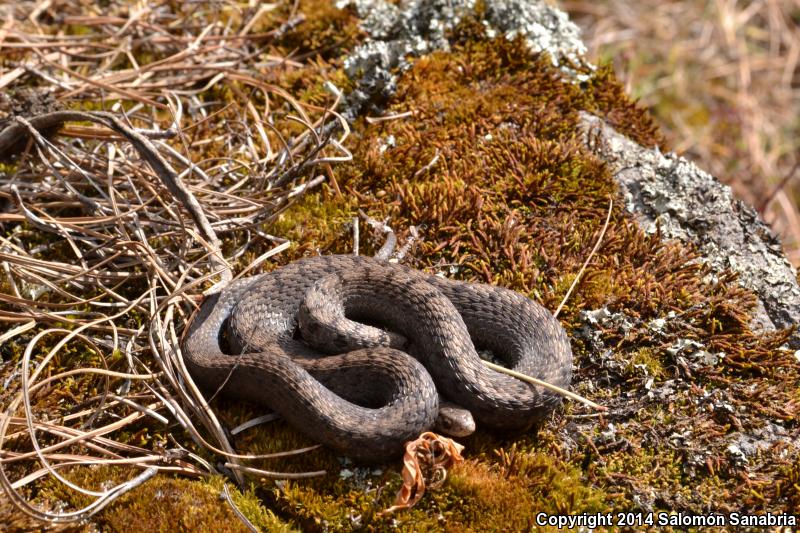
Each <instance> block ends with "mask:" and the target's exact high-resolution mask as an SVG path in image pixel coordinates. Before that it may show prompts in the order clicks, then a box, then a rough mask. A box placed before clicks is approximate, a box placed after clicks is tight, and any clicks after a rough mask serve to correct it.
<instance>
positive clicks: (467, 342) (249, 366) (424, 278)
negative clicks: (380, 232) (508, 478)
mask: <svg viewBox="0 0 800 533" xmlns="http://www.w3.org/2000/svg"><path fill="white" fill-rule="evenodd" d="M181 352H182V355H183V360H184V363H185V365H186V368H187V370H188V371H189V373H190V375H191V377H192V379H193V380H194V381H195V382H196V383H197V384H198V385H199V386H200V387H201V389H203V390H204V392H207V393H211V394H217V393H220V394H222V395H223V396H225V397H229V398H232V399H237V400H244V401H248V402H252V403H256V404H260V405H263V406H265V407H268V408H269V409H272V410H274V411H277V412H278V413H279V414H280V415H281V416H282V417H283V418H284V419H285V420H286V421H287V422H288V423H289V424H290V425H291V426H293V427H295V428H296V429H297V430H299V431H300V432H301V433H303V434H305V435H306V436H308V437H309V438H311V439H312V440H314V441H316V442H319V443H321V444H323V445H324V446H327V447H329V448H332V449H334V450H336V451H338V452H341V453H342V454H344V455H347V456H349V457H352V458H354V459H356V460H364V461H381V460H385V459H388V458H390V457H392V456H395V455H399V454H400V453H401V452H402V451H403V449H404V448H403V446H404V444H405V443H406V442H408V441H410V440H413V439H414V438H416V437H417V436H418V435H419V434H420V433H422V432H424V431H427V430H429V429H430V428H431V427H432V426H433V425H434V423H435V421H436V419H437V415H438V414H439V410H440V403H441V400H440V395H441V397H442V398H444V399H446V400H448V401H450V402H453V403H455V404H456V405H458V406H460V407H461V408H463V409H466V410H467V411H469V412H470V413H471V414H472V416H473V417H474V419H475V421H476V422H477V423H478V425H479V426H481V427H486V428H489V429H495V430H499V431H511V432H518V431H524V430H526V429H528V428H530V427H531V426H533V425H536V424H539V423H541V422H542V421H543V420H544V419H545V418H546V417H548V416H549V415H550V414H551V413H552V412H553V410H554V409H556V408H557V407H558V406H559V404H560V402H561V396H560V395H559V394H557V393H555V392H552V391H551V390H550V389H547V388H544V387H541V386H538V385H532V384H530V383H527V382H524V381H522V380H519V379H517V378H515V377H511V376H509V375H507V374H505V373H501V372H497V371H495V370H492V369H490V368H489V367H488V366H486V365H485V364H483V361H482V359H481V354H485V353H486V352H490V353H491V354H492V355H493V356H494V357H495V358H497V359H499V360H500V361H502V362H503V364H504V365H505V366H507V367H508V368H511V369H512V370H515V371H517V372H520V373H522V374H526V375H529V376H532V377H534V378H537V379H539V380H542V381H545V382H547V383H550V384H552V385H555V386H557V387H561V388H568V387H569V384H570V380H571V375H572V351H571V348H570V343H569V339H568V337H567V334H566V332H565V331H564V329H563V327H562V326H561V324H560V323H559V322H558V320H557V319H556V318H555V317H554V316H553V315H552V314H551V313H550V312H549V311H548V310H547V309H546V308H544V307H543V306H542V305H540V304H538V303H537V302H535V301H534V300H532V299H530V298H528V297H526V296H524V295H522V294H520V293H517V292H515V291H513V290H510V289H506V288H503V287H499V286H495V285H489V284H483V283H472V282H464V281H457V280H452V279H449V278H445V277H441V276H437V275H434V274H429V273H426V272H423V271H420V270H416V269H414V268H411V267H409V266H405V265H401V264H397V263H391V262H388V261H383V260H379V259H376V258H371V257H365V256H350V255H330V256H317V257H306V258H302V259H299V260H297V261H294V262H291V263H288V264H287V265H285V266H282V267H279V268H276V269H274V270H272V271H269V272H266V273H262V274H258V275H255V276H251V277H247V278H241V279H237V280H235V281H233V282H231V283H230V284H228V285H227V286H226V287H225V288H224V289H222V290H221V291H220V292H218V293H216V294H213V295H210V296H207V297H206V298H205V299H204V301H203V303H202V304H201V306H200V308H199V310H198V311H197V313H196V314H195V316H194V317H193V318H192V320H191V322H190V323H189V326H188V328H187V331H186V333H185V335H184V337H183V340H182V342H181Z"/></svg>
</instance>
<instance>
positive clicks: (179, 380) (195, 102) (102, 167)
mask: <svg viewBox="0 0 800 533" xmlns="http://www.w3.org/2000/svg"><path fill="white" fill-rule="evenodd" d="M61 7H62V8H63V10H62V11H60V12H59V14H58V20H56V19H55V18H54V13H52V12H51V9H50V4H49V2H44V3H34V2H17V3H14V4H11V5H9V4H6V5H5V6H3V7H2V11H1V12H2V15H3V16H2V19H3V21H4V22H3V23H2V26H1V27H0V47H1V50H2V56H0V57H1V58H2V68H1V69H0V89H1V90H2V91H3V92H4V95H5V99H4V101H3V102H0V104H1V105H2V110H3V111H4V114H5V116H4V117H0V118H3V119H4V120H1V121H0V158H3V159H4V160H5V164H3V166H2V167H0V171H2V172H0V201H2V202H3V204H4V205H3V210H2V212H1V213H0V229H2V235H0V259H2V263H1V265H2V281H0V303H2V310H0V321H2V322H3V323H4V324H5V325H6V326H7V328H8V330H7V331H5V333H3V334H2V336H1V337H0V348H2V350H3V358H4V360H6V361H9V362H12V364H11V365H9V366H7V367H6V368H5V369H4V373H3V375H4V379H5V380H6V385H5V390H4V391H3V394H2V406H3V413H2V414H0V485H2V487H3V489H4V491H5V494H6V495H7V497H8V498H9V500H10V501H11V502H12V503H14V504H15V505H16V506H17V507H18V508H19V509H20V510H21V511H23V512H25V513H26V514H28V515H29V516H31V517H33V518H36V519H39V520H45V521H48V522H50V523H51V524H57V523H69V522H74V521H79V520H83V519H85V518H86V517H88V516H91V515H93V514H94V513H96V512H98V511H99V510H101V509H102V508H103V507H105V506H106V505H108V504H109V503H110V502H112V501H114V500H115V499H117V498H118V497H119V496H121V495H122V494H124V493H125V492H127V491H128V490H130V489H131V488H133V487H135V486H137V485H139V484H140V483H142V482H144V481H146V480H148V479H149V478H151V477H153V475H154V474H155V473H156V472H158V471H166V472H179V473H182V474H185V475H190V476H202V475H207V474H210V473H212V471H214V468H212V467H211V465H210V464H209V463H208V462H207V461H206V460H205V459H203V458H202V457H201V456H200V455H198V454H197V453H195V452H194V450H213V452H215V453H218V454H222V455H223V456H225V457H226V459H227V461H228V464H227V466H228V468H229V469H231V470H232V471H233V475H234V476H236V477H237V479H239V480H240V481H241V480H242V479H243V478H242V475H241V473H240V472H242V471H248V472H253V471H254V472H255V473H257V474H258V475H261V476H270V475H278V474H276V473H271V472H265V471H262V470H253V469H251V468H249V467H248V466H246V465H245V464H243V463H245V462H246V461H247V460H248V459H252V458H254V457H252V456H246V455H241V454H236V453H234V448H233V446H232V445H231V444H230V443H229V442H228V437H227V436H226V434H225V431H224V430H223V429H222V427H221V426H220V424H219V423H218V421H217V419H216V417H215V415H214V414H213V413H212V412H211V410H210V409H209V408H208V406H207V404H206V401H205V399H204V398H203V396H202V394H201V393H200V392H199V391H198V390H197V389H196V387H195V386H194V385H193V384H192V382H191V379H190V378H189V377H188V374H187V372H186V371H185V368H184V367H183V363H182V359H181V357H180V353H179V334H180V332H181V331H182V330H183V329H184V325H185V324H186V322H187V321H188V319H189V318H190V317H191V315H192V313H193V312H194V310H195V309H196V307H197V302H199V300H200V299H201V298H202V293H201V291H202V290H203V289H204V288H206V287H208V286H209V285H210V283H211V282H213V281H219V282H225V281H226V280H230V279H231V277H232V265H237V264H238V265H241V266H244V270H243V271H244V272H246V271H248V270H250V269H252V268H254V267H256V266H257V265H258V264H260V263H262V262H263V261H265V260H266V259H268V258H269V257H271V256H272V255H274V254H276V253H278V252H280V251H282V250H284V249H286V248H287V247H288V242H286V241H285V239H280V238H277V237H273V236H271V235H268V234H266V233H265V232H264V231H263V230H262V229H261V228H263V224H264V223H265V222H266V221H268V220H270V219H272V218H274V217H275V216H277V215H278V214H279V213H280V212H281V211H282V210H283V209H285V208H286V206H288V205H290V204H291V203H292V202H293V201H295V200H296V199H297V198H299V197H300V196H301V195H302V193H303V192H305V191H306V190H308V189H310V188H312V187H313V186H316V185H319V184H320V183H321V182H323V181H325V179H327V178H330V177H332V174H331V173H330V171H329V165H330V164H331V163H334V162H336V161H347V160H349V158H350V155H349V153H348V152H347V150H346V149H344V148H343V147H342V145H341V144H340V143H341V142H343V141H344V138H346V136H347V132H348V126H347V124H346V123H345V122H344V120H343V119H341V117H339V115H338V114H337V112H336V111H335V109H336V107H337V105H338V103H339V100H340V96H341V93H340V92H339V91H338V89H336V88H335V87H334V86H333V85H332V84H329V85H328V88H329V91H328V94H327V95H326V94H324V91H322V90H320V91H319V92H320V95H319V96H318V97H317V98H316V99H315V100H316V102H319V104H316V103H315V104H309V103H301V102H300V101H298V100H297V99H296V98H295V97H293V96H292V95H291V94H290V92H289V91H287V90H285V89H284V88H282V87H281V86H279V85H277V84H275V83H273V82H272V79H271V77H272V76H274V75H275V73H276V72H287V71H290V70H291V69H298V68H300V67H302V63H298V62H297V61H293V60H291V59H288V58H286V57H284V56H283V55H281V54H280V53H279V52H278V51H276V50H275V49H274V48H273V43H274V42H275V41H276V40H278V39H280V38H281V37H282V36H283V35H284V34H285V33H286V32H287V31H288V30H289V29H291V28H292V27H293V26H294V25H296V24H297V23H299V22H302V20H303V19H302V17H299V16H296V14H294V13H293V12H292V11H288V12H286V13H282V14H279V15H278V17H277V19H276V18H273V19H271V20H270V23H271V27H270V29H268V30H267V31H260V30H259V28H260V25H261V24H262V23H263V20H264V19H265V15H266V14H267V13H268V12H270V11H271V10H274V9H275V6H272V7H269V6H264V7H262V8H257V7H256V8H247V7H246V6H243V5H241V4H238V3H235V2H229V3H215V4H214V5H211V4H209V5H191V6H181V5H180V4H178V5H170V4H167V3H165V4H162V5H155V4H148V5H144V4H141V5H138V6H135V5H133V4H130V5H129V4H128V3H125V2H120V3H110V4H109V5H108V6H106V7H105V8H104V12H103V14H102V16H101V15H100V14H99V13H95V14H91V13H89V12H88V11H91V10H90V9H89V8H86V7H85V6H81V5H79V4H77V3H73V4H69V5H65V6H61ZM227 42H232V43H235V44H236V46H229V45H227V44H226V43H227ZM64 108H67V109H68V110H63V109H64ZM98 108H99V109H103V110H104V111H76V110H77V109H88V110H94V109H98ZM105 110H108V111H111V112H110V113H109V112H106V111H105ZM165 124H166V125H168V129H167V130H166V131H165V130H164V129H163V126H164V125H165ZM62 127H63V128H62ZM336 127H338V133H336V134H335V135H332V131H333V130H334V129H335V128H336ZM59 128H62V136H59V137H58V138H52V136H51V135H49V134H48V132H49V133H52V132H53V131H55V130H56V129H59ZM223 235H224V237H225V241H224V242H225V244H224V245H223V239H222V238H221V237H222V236H223ZM15 367H16V368H15ZM198 422H200V424H197V423H198ZM148 424H152V425H153V426H154V427H167V426H168V425H172V429H171V430H170V431H165V432H161V431H149V430H148V427H149V426H148ZM195 424H197V427H196V426H195ZM201 427H204V428H205V429H204V430H203V429H201ZM177 428H180V430H181V431H185V434H186V435H187V436H188V437H190V441H187V440H183V441H182V443H179V442H178V441H176V440H175V439H174V438H172V437H171V435H172V434H174V433H175V432H176V431H178V429H177ZM170 439H171V440H170ZM191 441H194V443H195V444H196V446H197V448H195V449H194V450H192V449H188V448H187V447H185V446H186V445H188V446H189V447H191V445H190V444H189V442H191ZM303 451H307V450H295V451H290V453H302V452H303ZM278 455H281V454H278ZM101 465H102V466H109V465H118V466H133V467H135V468H138V469H139V474H138V475H134V476H133V477H131V478H130V479H128V480H123V481H121V482H119V483H110V482H109V483H107V484H105V485H104V486H102V487H99V488H98V487H89V486H82V485H81V484H79V483H75V482H74V481H72V480H71V473H72V472H74V471H75V470H76V468H78V467H87V466H91V467H94V468H97V467H99V466H101ZM309 474H313V473H309ZM304 475H306V474H305V473H297V474H288V477H289V478H291V477H303V476H304ZM280 477H281V478H286V477H287V475H286V474H280ZM43 479H47V480H57V481H58V482H60V483H62V484H63V486H64V487H65V488H66V489H69V490H72V491H75V492H76V493H78V494H80V495H81V497H83V498H85V500H84V501H85V503H82V504H81V505H83V507H81V508H78V509H59V510H51V509H47V508H46V507H42V506H41V505H35V504H33V503H32V502H30V501H29V499H28V496H29V494H31V493H32V491H31V487H32V486H36V485H37V483H39V482H40V481H41V480H43ZM33 492H35V491H33Z"/></svg>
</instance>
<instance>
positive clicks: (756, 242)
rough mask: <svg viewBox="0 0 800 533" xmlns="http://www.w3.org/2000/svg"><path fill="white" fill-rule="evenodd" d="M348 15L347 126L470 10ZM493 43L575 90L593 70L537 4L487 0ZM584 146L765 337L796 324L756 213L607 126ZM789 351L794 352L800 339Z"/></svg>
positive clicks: (791, 282)
mask: <svg viewBox="0 0 800 533" xmlns="http://www.w3.org/2000/svg"><path fill="white" fill-rule="evenodd" d="M339 5H340V6H344V5H354V6H355V8H356V11H357V12H358V14H359V16H361V17H362V18H363V23H362V27H363V29H364V30H365V31H366V32H367V34H368V35H369V38H368V39H367V41H366V42H365V43H364V44H363V45H361V46H359V47H357V48H356V50H354V52H353V53H352V54H351V56H350V57H348V58H347V60H346V62H345V68H346V69H347V72H348V73H349V74H350V75H351V76H352V77H353V78H355V79H357V80H358V89H356V90H355V91H353V93H351V94H350V96H349V98H348V102H347V109H346V110H345V115H346V116H349V117H351V118H353V117H355V116H356V115H358V114H359V113H363V112H364V111H366V110H367V106H368V105H369V104H371V103H372V104H374V103H376V102H377V103H378V105H380V102H381V101H382V100H385V99H386V98H388V97H389V96H391V94H392V93H393V91H394V89H395V86H396V77H395V72H397V71H398V70H399V71H402V70H403V69H404V68H406V67H407V66H408V63H407V61H406V57H408V56H420V55H423V54H427V53H430V52H432V51H434V50H446V49H447V48H448V42H447V39H446V38H445V33H446V31H447V30H448V29H451V28H453V27H455V26H456V25H457V24H458V22H459V21H460V20H461V18H462V17H463V16H464V15H465V14H467V13H471V12H473V10H474V7H475V0H406V1H401V2H400V3H399V4H392V3H389V2H386V1H385V0H344V1H342V2H340V4H339ZM484 24H485V26H486V28H487V31H488V32H489V34H490V35H491V34H503V35H505V36H506V37H507V38H509V39H512V38H515V37H516V36H518V35H522V36H524V37H525V41H526V43H527V45H528V47H529V48H530V49H531V51H533V52H542V51H546V52H549V53H550V55H551V57H552V58H553V61H554V64H555V65H556V66H558V67H559V68H561V70H562V71H563V72H564V73H565V75H566V76H567V77H572V78H575V80H576V81H580V78H579V76H580V75H579V74H578V73H577V72H575V71H574V70H573V69H571V68H570V67H569V65H570V64H581V65H588V66H589V67H591V65H589V64H588V63H587V62H586V61H585V60H584V59H583V55H584V53H585V50H586V48H585V46H584V44H583V43H582V42H581V40H580V30H579V29H578V28H577V26H575V24H573V23H572V22H570V21H569V19H568V18H567V16H566V14H564V13H563V12H561V11H559V10H557V9H555V8H553V7H551V6H549V5H547V4H545V3H544V2H541V1H532V0H486V20H484ZM582 120H583V130H584V134H585V135H584V139H585V141H586V143H587V145H589V144H590V142H589V140H590V136H589V135H588V132H589V131H593V132H597V133H599V134H600V135H601V138H602V142H600V143H595V144H592V148H593V149H594V150H595V151H596V153H597V154H598V155H599V156H600V157H602V158H604V159H605V160H606V161H607V162H608V163H609V164H610V165H611V168H612V171H613V172H614V173H615V174H616V177H617V181H618V182H619V185H620V188H621V189H622V192H623V194H624V195H625V197H626V207H627V209H628V210H629V211H630V212H631V213H634V214H635V215H636V217H637V219H638V220H639V222H640V223H641V224H642V227H643V228H644V229H645V231H650V232H652V231H655V228H656V226H657V225H658V227H660V229H661V234H662V235H663V237H664V238H665V239H678V240H681V241H683V242H687V243H693V244H694V245H696V246H697V247H698V248H699V250H700V251H701V253H702V254H703V258H704V260H705V261H707V262H708V263H709V264H710V265H711V266H712V267H713V269H714V270H715V271H716V272H722V271H723V270H725V269H731V270H733V271H735V272H738V273H739V274H740V278H739V281H740V283H741V284H742V285H743V286H744V287H747V288H749V289H751V290H753V291H754V292H755V293H756V294H757V295H758V307H757V309H756V313H755V320H754V326H755V327H757V328H760V329H763V330H771V329H774V328H775V327H781V328H784V327H789V326H792V325H795V324H800V287H799V286H798V284H797V273H796V272H795V270H794V269H793V268H792V266H791V265H790V264H789V262H788V261H787V260H786V257H785V256H784V255H783V252H782V250H781V247H780V243H779V242H778V240H777V238H776V237H775V236H774V235H773V234H772V232H771V231H770V229H769V228H768V227H767V226H766V224H764V223H763V222H762V221H761V219H760V218H759V217H758V215H757V213H756V212H755V210H754V209H753V208H752V207H750V206H748V205H746V204H744V203H743V202H741V201H739V200H736V199H735V198H733V196H732V194H731V191H730V188H729V187H727V186H725V185H722V184H721V183H720V182H719V181H718V180H717V179H716V178H714V177H713V176H711V175H709V174H708V173H706V172H704V171H702V170H700V169H699V168H697V166H695V165H694V164H692V163H691V162H689V161H686V160H685V159H683V158H681V157H678V156H676V155H675V154H662V153H661V152H660V151H659V150H657V149H650V148H644V147H642V146H640V145H638V144H636V143H635V142H633V141H631V140H630V139H628V138H626V137H624V136H623V135H621V134H619V133H617V132H616V131H615V130H614V129H613V128H611V127H610V126H608V125H607V124H605V123H604V122H603V121H602V120H601V119H599V118H597V117H594V116H591V115H588V114H584V115H583V116H582ZM790 345H791V346H792V347H793V348H795V349H797V348H800V332H796V333H795V335H794V336H793V337H792V338H791V341H790Z"/></svg>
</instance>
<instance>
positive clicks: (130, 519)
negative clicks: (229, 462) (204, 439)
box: [38, 467, 292, 533]
mask: <svg viewBox="0 0 800 533" xmlns="http://www.w3.org/2000/svg"><path fill="white" fill-rule="evenodd" d="M138 472H139V471H138V470H134V469H131V468H122V467H91V468H74V469H70V470H67V471H65V472H63V473H64V474H65V475H66V477H67V478H68V479H69V480H70V481H71V482H73V483H77V484H78V485H80V486H82V487H85V488H89V489H92V490H101V489H102V488H108V487H110V486H112V484H117V483H121V482H123V481H125V480H127V479H130V478H132V477H134V476H135V475H137V474H138ZM224 484H225V481H223V480H222V479H221V478H211V479H209V480H208V481H202V480H191V479H185V478H174V477H171V476H168V475H160V476H156V477H154V478H151V479H150V480H148V481H146V482H145V483H144V484H142V485H141V486H140V487H137V488H135V489H133V490H131V491H129V492H126V493H125V494H124V495H122V496H121V497H119V498H118V499H117V500H116V501H115V503H114V504H113V505H111V506H109V507H106V508H105V509H103V510H102V511H100V512H99V513H98V514H96V515H95V516H94V518H93V522H94V523H95V524H96V525H97V526H98V527H100V528H101V529H102V530H104V531H130V528H131V524H136V526H135V529H136V530H137V531H163V532H171V531H198V530H213V531H226V532H227V531H231V532H233V531H236V532H243V533H244V532H248V531H249V529H248V528H247V527H246V526H245V524H244V523H243V522H242V521H241V520H240V519H239V518H238V517H237V516H236V514H235V513H234V511H233V510H232V508H231V507H230V504H229V503H228V502H227V501H225V499H224V497H222V493H223V492H222V491H223V485H224ZM227 485H228V491H229V492H230V494H231V500H232V501H233V502H234V503H235V504H236V506H237V508H238V509H239V511H240V512H241V513H242V514H243V515H244V516H245V517H246V518H247V519H248V520H249V521H250V522H251V523H252V524H254V525H255V526H256V527H258V528H259V529H260V530H261V531H291V530H292V529H291V527H290V526H289V524H287V523H285V522H283V521H281V520H279V519H278V518H277V517H276V516H275V515H274V514H273V513H271V512H270V511H268V510H267V509H265V508H264V507H263V505H262V504H261V503H260V501H259V499H258V498H257V497H256V495H255V492H254V490H253V489H252V488H251V489H250V490H248V491H245V492H241V491H239V490H237V489H236V488H235V487H233V486H232V485H231V484H230V482H228V483H227ZM38 499H39V500H41V501H43V502H49V503H50V504H52V503H53V502H59V501H60V502H63V503H64V504H66V505H67V506H69V507H80V506H85V505H88V504H89V503H91V502H92V501H93V500H92V498H90V497H88V496H84V495H79V494H78V493H77V492H75V491H73V490H71V489H69V488H67V487H66V486H64V485H62V484H61V483H59V482H57V481H55V480H54V479H49V480H48V481H46V482H45V483H43V485H42V487H41V489H40V491H39V494H38Z"/></svg>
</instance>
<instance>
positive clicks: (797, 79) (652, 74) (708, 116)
mask: <svg viewBox="0 0 800 533" xmlns="http://www.w3.org/2000/svg"><path fill="white" fill-rule="evenodd" d="M559 5H560V7H562V8H563V9H565V10H567V11H568V12H569V13H570V16H571V17H572V18H573V20H574V21H575V22H576V23H578V24H579V25H580V26H581V28H582V29H583V32H584V33H583V35H584V40H585V42H586V44H587V46H588V49H589V50H590V54H592V55H593V56H594V59H595V60H597V59H599V58H605V59H611V60H613V62H614V65H615V69H616V72H617V76H618V77H619V79H620V80H621V81H623V82H624V83H626V84H627V85H628V90H629V93H630V94H632V95H633V96H635V97H638V98H640V99H641V103H642V104H643V105H645V106H647V107H649V108H650V110H651V111H652V113H653V115H654V116H655V117H656V119H657V120H658V121H659V123H660V124H661V125H662V126H663V131H664V133H665V134H666V136H667V139H668V144H669V145H670V146H671V147H672V148H673V149H674V150H675V151H677V152H678V153H681V154H684V155H686V156H687V157H688V158H690V159H692V160H694V161H695V162H697V163H698V164H699V165H700V167H702V168H704V169H706V170H708V171H710V172H711V173H712V174H714V175H715V176H717V177H718V178H719V179H721V180H722V181H723V182H725V183H727V184H729V185H730V186H731V187H732V188H733V190H734V191H735V193H736V194H737V195H738V196H739V197H740V198H742V199H744V200H746V201H747V202H749V203H750V204H752V205H754V206H756V208H757V209H758V210H759V211H760V212H761V214H762V216H763V217H764V219H765V220H766V221H767V222H768V223H769V224H770V225H771V226H772V228H773V229H774V230H775V232H776V233H778V234H779V235H781V237H782V239H783V244H784V248H785V250H786V253H787V255H788V257H789V259H790V260H791V262H792V263H793V264H794V265H796V266H797V265H800V168H798V164H800V1H798V0H764V1H756V2H737V1H735V0H715V1H713V2H704V1H698V0H683V1H677V2H662V1H658V0H644V1H627V0H617V1H613V2H600V3H598V2H586V1H584V0H566V1H561V2H559Z"/></svg>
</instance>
